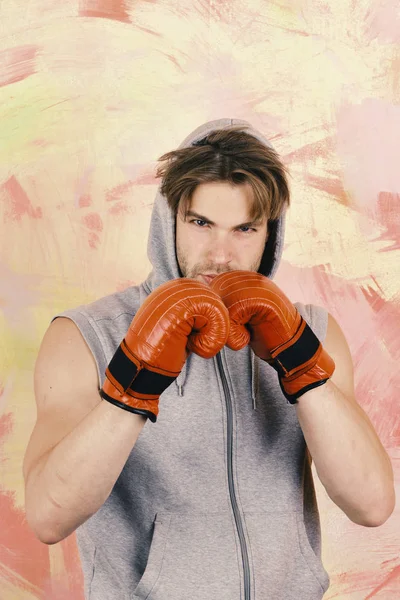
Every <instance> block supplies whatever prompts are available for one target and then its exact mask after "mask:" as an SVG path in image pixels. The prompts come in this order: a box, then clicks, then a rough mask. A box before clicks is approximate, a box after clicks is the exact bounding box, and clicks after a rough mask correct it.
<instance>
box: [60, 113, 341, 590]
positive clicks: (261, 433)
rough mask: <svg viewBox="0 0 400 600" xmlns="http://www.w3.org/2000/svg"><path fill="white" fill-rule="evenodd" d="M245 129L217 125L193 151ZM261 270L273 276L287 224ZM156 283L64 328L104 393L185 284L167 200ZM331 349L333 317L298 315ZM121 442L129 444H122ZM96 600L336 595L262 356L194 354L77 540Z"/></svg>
mask: <svg viewBox="0 0 400 600" xmlns="http://www.w3.org/2000/svg"><path fill="white" fill-rule="evenodd" d="M231 124H241V125H243V126H244V127H246V128H247V129H246V130H247V131H248V132H249V133H251V134H252V135H254V136H256V137H257V138H258V139H259V140H261V141H262V142H263V143H264V144H266V145H270V144H269V142H268V141H267V140H266V139H265V138H264V137H263V136H262V135H261V134H260V133H259V132H258V131H256V130H254V129H253V128H252V127H251V125H250V124H249V123H248V122H246V121H240V120H237V119H219V120H216V121H211V122H209V123H205V124H204V125H202V126H201V127H198V128H197V129H196V130H195V131H194V132H192V133H191V134H190V135H189V136H188V137H187V138H186V139H185V140H184V142H183V143H182V144H181V146H180V147H186V146H189V145H190V144H192V143H193V142H196V141H198V140H199V139H201V138H202V137H204V136H205V135H206V134H208V133H209V132H210V131H212V130H214V129H220V128H224V127H228V126H229V125H231ZM275 225H276V226H275V227H274V229H273V230H272V232H271V234H270V236H269V239H268V242H267V245H266V249H265V252H264V257H263V261H262V263H261V267H260V271H261V272H262V273H263V274H264V275H266V276H268V277H270V278H272V277H273V275H274V273H275V272H276V269H277V267H278V265H279V261H280V258H281V254H282V246H283V240H284V216H282V218H280V219H279V220H278V221H277V222H276V223H275ZM148 254H149V258H150V260H151V263H152V266H153V270H152V272H151V273H150V274H149V276H148V278H147V279H146V281H144V282H143V283H142V284H140V285H138V286H132V287H129V288H127V289H126V290H124V291H122V292H117V293H114V294H111V295H109V296H106V297H104V298H101V299H99V300H97V301H96V302H93V303H91V304H88V305H84V306H80V307H78V308H75V309H71V310H67V311H65V312H63V313H60V314H58V315H56V316H55V317H53V320H54V319H55V318H57V316H64V317H68V318H70V319H72V320H73V321H74V322H75V324H76V325H77V327H78V328H79V329H80V331H81V333H82V335H83V336H84V338H85V340H86V342H87V344H88V346H89V348H90V349H91V351H92V353H93V356H94V358H95V361H96V364H97V369H98V378H99V382H98V385H99V388H100V387H101V386H102V384H103V381H104V378H105V375H104V373H105V369H106V367H107V364H108V363H109V361H110V360H111V358H112V356H113V354H114V352H115V350H116V349H117V347H118V345H119V344H120V342H121V340H122V338H123V337H124V336H125V333H126V331H127V329H128V327H129V324H130V322H131V320H132V318H133V317H134V315H135V313H136V311H137V310H138V307H139V306H140V305H141V304H142V302H143V301H144V300H145V298H146V297H147V296H148V295H149V294H150V293H151V292H152V291H153V290H154V289H156V288H157V287H158V286H159V285H160V284H162V283H163V282H165V281H168V280H171V279H176V278H178V277H179V276H180V273H179V268H178V263H177V259H176V254H175V218H174V215H173V214H172V213H171V211H170V209H169V208H168V205H167V202H166V200H165V198H164V197H163V196H161V194H160V191H159V190H158V192H157V196H156V199H155V203H154V209H153V214H152V219H151V226H150V235H149V243H148ZM295 306H296V307H297V309H298V310H299V312H300V313H301V315H302V316H303V317H304V319H306V321H307V322H308V324H309V325H310V327H311V328H312V329H313V331H314V332H315V334H316V335H317V337H318V338H319V339H320V341H321V342H323V341H324V338H325V334H326V327H327V311H326V310H325V309H323V308H322V307H317V306H314V305H303V304H300V303H295ZM115 435H116V436H117V435H118V432H117V431H116V432H115ZM76 533H77V541H78V546H79V552H80V556H81V561H82V567H83V573H84V581H85V594H86V598H87V600H135V599H137V600H139V599H140V600H145V599H147V600H214V599H218V600H267V599H268V600H319V599H320V598H322V596H323V594H324V592H325V591H326V590H327V589H328V586H329V576H328V574H327V572H326V571H325V569H324V567H323V565H322V563H321V557H320V555H321V546H320V542H321V536H320V522H319V516H318V509H317V504H316V497H315V491H314V484H313V480H312V473H311V465H310V461H309V457H308V454H307V452H306V444H305V440H304V436H303V433H302V430H301V428H300V426H299V423H298V419H297V415H296V411H295V407H294V406H292V405H290V404H289V403H288V402H287V400H286V399H285V397H284V395H283V394H282V391H281V389H280V386H279V382H278V378H277V373H276V372H275V370H274V369H273V368H272V367H270V366H269V365H268V364H267V363H265V362H263V361H260V360H259V359H258V358H257V357H256V356H255V355H254V353H253V352H252V351H251V350H250V348H249V347H246V348H244V349H242V350H240V351H238V352H234V351H232V350H229V349H228V348H227V347H225V348H223V350H222V351H221V352H220V353H218V355H217V356H216V357H214V358H212V359H203V358H200V357H199V356H197V355H195V354H191V355H190V356H189V358H188V359H187V361H186V364H185V367H184V369H183V371H182V372H181V374H180V376H179V377H178V379H177V380H176V381H175V383H174V384H172V385H171V386H170V387H169V388H168V389H167V390H166V391H165V392H164V393H163V394H162V395H161V397H160V413H159V417H158V420H157V423H155V424H153V423H151V422H150V421H149V420H148V421H147V423H146V425H145V426H144V428H143V430H142V432H141V434H140V436H139V438H138V440H137V442H136V445H135V446H134V448H133V450H132V452H131V453H130V456H129V458H128V460H127V462H126V464H125V466H124V469H123V470H122V473H121V475H120V476H119V478H118V480H117V481H116V483H115V486H114V488H113V490H112V492H111V494H110V496H109V497H108V499H107V500H106V502H105V503H104V504H103V506H102V507H101V508H100V509H99V510H98V511H97V513H96V514H95V515H93V516H92V517H91V518H90V519H88V520H87V521H86V522H85V523H84V524H83V525H81V526H80V527H79V528H78V529H77V532H76Z"/></svg>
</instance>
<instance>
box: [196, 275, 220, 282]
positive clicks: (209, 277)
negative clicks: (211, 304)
mask: <svg viewBox="0 0 400 600" xmlns="http://www.w3.org/2000/svg"><path fill="white" fill-rule="evenodd" d="M216 276H217V275H216V274H209V275H208V274H207V273H200V277H201V278H202V280H203V281H204V282H205V283H207V284H210V283H211V282H212V280H213V279H214V277H216Z"/></svg>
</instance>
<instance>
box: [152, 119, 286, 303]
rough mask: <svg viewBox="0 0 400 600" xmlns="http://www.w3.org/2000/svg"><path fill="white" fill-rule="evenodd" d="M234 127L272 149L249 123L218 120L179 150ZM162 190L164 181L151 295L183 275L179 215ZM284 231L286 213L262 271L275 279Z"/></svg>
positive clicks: (273, 232)
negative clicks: (177, 242)
mask: <svg viewBox="0 0 400 600" xmlns="http://www.w3.org/2000/svg"><path fill="white" fill-rule="evenodd" d="M231 125H243V129H244V130H245V131H246V132H247V133H249V134H251V135H253V136H254V137H255V138H257V139H258V140H259V141H260V142H262V143H263V144H265V146H268V147H270V148H271V147H272V145H271V144H270V142H269V141H268V140H267V139H266V138H265V137H264V136H263V135H262V134H261V133H260V132H259V131H257V130H256V129H254V128H253V126H252V125H251V124H250V123H249V122H248V121H243V120H241V119H216V120H215V121H208V122H207V123H204V124H203V125H200V126H199V127H197V129H195V130H194V131H192V133H190V134H189V135H188V136H187V137H186V138H185V139H184V140H183V142H182V143H181V145H180V146H179V148H187V147H189V146H191V145H192V144H193V143H194V142H197V141H199V140H201V139H202V138H203V137H205V136H206V135H208V134H209V133H211V131H214V130H215V129H225V128H228V127H230V126H231ZM160 187H161V182H160V185H159V187H158V189H157V194H156V198H155V201H154V206H153V212H152V216H151V222H150V230H149V239H148V246H147V255H148V257H149V260H150V262H151V264H152V267H153V269H152V271H151V272H150V274H149V276H148V277H147V279H146V280H145V281H144V282H143V286H144V288H145V290H146V292H147V293H148V294H150V293H151V292H152V291H153V290H155V289H156V288H157V287H158V286H159V285H161V284H162V283H165V282H166V281H169V280H171V279H178V278H179V277H180V276H181V275H180V272H179V266H178V261H177V258H176V251H175V215H174V213H173V211H172V210H171V209H170V207H169V205H168V202H167V200H166V198H165V197H164V196H163V195H162V194H161V192H160ZM284 230H285V213H283V214H282V216H281V217H280V218H279V219H277V221H275V222H274V223H273V226H272V227H271V228H270V232H269V236H268V240H267V243H266V244H265V249H264V254H263V257H262V260H261V264H260V268H259V270H258V271H259V273H262V274H263V275H265V276H266V277H269V278H271V279H272V278H273V276H274V275H275V273H276V270H277V268H278V266H279V262H280V259H281V255H282V250H283V242H284Z"/></svg>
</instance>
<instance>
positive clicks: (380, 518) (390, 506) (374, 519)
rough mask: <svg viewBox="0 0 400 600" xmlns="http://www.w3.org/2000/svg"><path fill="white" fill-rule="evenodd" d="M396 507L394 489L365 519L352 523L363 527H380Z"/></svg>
mask: <svg viewBox="0 0 400 600" xmlns="http://www.w3.org/2000/svg"><path fill="white" fill-rule="evenodd" d="M395 506H396V495H395V491H394V487H393V488H392V490H390V493H388V494H387V495H386V496H385V498H384V499H382V501H381V502H380V503H379V504H378V505H377V506H376V508H375V510H374V511H371V512H370V513H369V514H368V516H367V517H364V518H363V519H362V520H357V521H354V522H355V523H357V524H358V525H362V526H363V527H381V525H384V524H385V523H386V521H388V519H389V518H390V516H391V515H392V514H393V511H394V509H395ZM352 520H353V519H352Z"/></svg>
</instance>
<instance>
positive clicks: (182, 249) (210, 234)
mask: <svg viewBox="0 0 400 600" xmlns="http://www.w3.org/2000/svg"><path fill="white" fill-rule="evenodd" d="M252 198H253V190H252V187H251V185H250V184H249V183H244V184H240V185H233V184H230V183H227V182H225V181H217V182H212V183H202V184H200V185H198V186H197V188H196V190H195V192H194V194H193V197H192V202H191V205H190V208H189V210H188V211H187V213H186V216H185V215H184V214H182V211H178V214H177V217H176V252H177V258H178V263H179V267H180V269H181V272H182V275H183V277H190V278H192V279H198V280H199V281H201V282H202V283H206V284H209V283H210V282H211V280H212V277H210V276H212V275H213V276H215V275H218V274H219V273H224V272H226V271H235V270H236V269H239V270H241V271H257V270H258V268H259V266H260V263H261V258H262V255H263V252H264V246H265V243H266V241H267V219H266V218H265V219H264V221H262V222H258V223H256V222H254V221H253V222H252V221H251V219H250V217H249V213H250V208H251V202H252Z"/></svg>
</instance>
